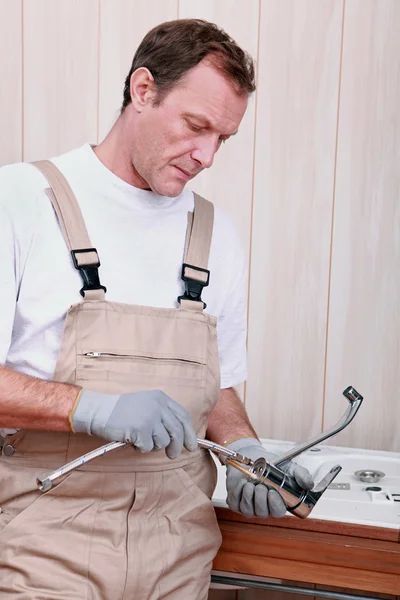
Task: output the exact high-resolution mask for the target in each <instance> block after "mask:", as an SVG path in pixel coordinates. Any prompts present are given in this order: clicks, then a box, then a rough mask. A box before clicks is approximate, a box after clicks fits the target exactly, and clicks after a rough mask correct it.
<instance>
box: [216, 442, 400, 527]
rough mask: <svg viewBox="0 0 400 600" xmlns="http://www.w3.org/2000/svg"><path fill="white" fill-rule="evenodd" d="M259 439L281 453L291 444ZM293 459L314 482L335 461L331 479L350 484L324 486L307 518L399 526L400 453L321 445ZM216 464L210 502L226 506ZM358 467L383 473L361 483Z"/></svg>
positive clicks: (221, 469)
mask: <svg viewBox="0 0 400 600" xmlns="http://www.w3.org/2000/svg"><path fill="white" fill-rule="evenodd" d="M261 441H262V443H263V445H264V446H265V447H266V448H268V450H269V451H270V452H274V453H276V454H283V452H285V451H286V450H287V449H288V448H290V447H293V446H294V445H295V444H294V443H293V442H283V441H280V440H261ZM295 461H296V462H297V463H298V464H300V465H302V466H304V467H306V468H307V469H308V470H309V471H310V472H311V474H312V475H313V477H314V481H315V482H316V483H318V482H319V481H320V480H321V479H322V478H323V477H324V476H325V475H326V474H327V473H328V471H329V470H330V469H331V468H332V467H333V466H335V465H337V464H339V465H341V466H342V471H341V472H340V473H339V475H338V476H337V477H336V479H335V481H334V483H335V484H337V483H340V484H349V485H350V489H329V488H328V489H327V490H326V492H325V493H324V494H323V496H322V497H321V499H320V500H319V502H318V503H317V505H316V507H315V508H314V510H313V511H312V513H311V515H310V517H309V518H313V519H323V520H329V521H341V522H344V523H358V524H362V525H373V526H377V527H387V528H392V529H400V502H396V500H398V501H400V453H398V452H381V451H378V450H363V449H360V448H342V447H335V446H324V445H321V446H318V447H317V448H314V449H311V450H308V451H307V452H304V453H303V454H301V455H300V456H298V457H297V458H296V459H295ZM217 467H218V483H217V487H216V489H215V492H214V496H213V504H214V506H220V507H226V506H227V504H226V489H225V467H223V466H221V465H220V464H219V462H217ZM360 470H374V471H381V472H383V473H385V477H383V478H382V479H381V480H380V481H379V482H377V483H363V482H362V481H360V480H359V479H358V478H357V477H356V476H355V475H354V473H355V472H356V471H360ZM370 487H373V488H375V487H377V488H381V491H368V490H366V488H370ZM396 494H399V495H398V496H396ZM288 514H290V513H288ZM293 518H297V517H293Z"/></svg>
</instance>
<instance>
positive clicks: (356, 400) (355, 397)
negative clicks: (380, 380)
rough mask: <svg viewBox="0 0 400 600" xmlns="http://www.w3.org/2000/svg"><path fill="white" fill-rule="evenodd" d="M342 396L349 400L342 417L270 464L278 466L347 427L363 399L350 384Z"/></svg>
mask: <svg viewBox="0 0 400 600" xmlns="http://www.w3.org/2000/svg"><path fill="white" fill-rule="evenodd" d="M343 396H345V397H346V398H347V400H348V401H349V406H348V407H347V410H346V412H345V414H344V415H343V417H342V418H341V419H340V421H339V422H338V423H337V424H336V425H335V426H334V427H333V428H332V429H329V430H328V431H325V432H323V433H320V434H319V435H317V436H315V437H313V438H312V439H311V440H308V442H304V444H299V445H298V446H295V447H294V448H291V449H290V450H288V451H287V452H285V453H284V454H282V455H281V456H278V457H277V458H276V459H275V460H273V461H272V464H273V465H275V466H277V467H279V465H281V464H282V463H284V462H286V461H287V460H292V459H293V458H295V457H296V456H298V455H299V454H301V453H302V452H305V451H306V450H309V448H312V447H313V446H317V445H318V444H321V443H322V442H323V441H325V440H327V439H328V438H331V437H333V436H334V435H337V434H338V433H340V432H341V431H342V430H343V429H344V428H345V427H347V425H349V423H351V421H352V420H353V419H354V417H355V416H356V414H357V411H358V409H359V408H360V406H361V403H362V401H363V397H362V396H361V394H359V393H358V392H357V390H356V389H355V388H353V386H351V385H349V387H347V388H346V389H345V390H344V392H343Z"/></svg>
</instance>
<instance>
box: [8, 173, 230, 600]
mask: <svg viewBox="0 0 400 600" xmlns="http://www.w3.org/2000/svg"><path fill="white" fill-rule="evenodd" d="M36 166H37V167H38V168H40V170H41V171H42V172H43V173H44V175H45V176H46V178H47V180H48V181H49V183H50V186H51V188H49V189H48V190H47V193H48V195H49V197H50V198H51V201H52V203H53V206H54V209H55V211H56V213H57V216H58V219H59V223H60V226H61V229H62V231H63V235H64V237H65V240H66V243H67V245H68V247H69V249H70V250H71V251H73V252H72V255H73V257H74V262H75V266H76V268H78V269H80V273H81V275H82V278H83V280H84V287H83V288H82V291H81V293H82V296H83V300H82V301H81V302H79V303H78V304H74V305H73V306H71V308H70V310H69V311H68V314H67V319H66V323H65V329H64V333H63V338H62V342H61V348H60V352H59V355H58V360H57V365H56V369H55V373H54V380H55V381H63V382H69V383H73V384H77V385H80V386H82V387H84V388H86V389H90V390H95V391H99V392H106V393H114V394H115V393H124V392H135V391H137V390H146V389H149V390H150V389H160V390H163V391H165V392H166V393H167V394H168V395H169V396H170V397H171V398H173V399H174V400H176V401H177V402H179V403H181V404H182V405H183V406H185V407H186V408H187V410H188V411H189V413H190V415H191V419H192V423H193V425H194V428H195V430H196V432H197V435H198V437H202V438H203V437H205V433H206V427H207V418H208V416H209V414H210V412H211V411H212V409H213V407H214V406H215V403H216V401H217V398H218V394H219V361H218V349H217V333H216V318H215V317H213V316H210V315H208V314H205V313H204V312H203V303H202V302H201V301H199V300H198V299H197V300H196V297H198V296H199V294H198V292H199V291H200V292H201V289H202V286H201V285H200V287H199V285H198V284H199V281H200V283H203V284H207V283H208V281H207V277H208V271H207V265H208V255H209V249H210V243H211V236H212V227H213V206H212V204H210V203H209V202H207V201H206V200H204V199H202V198H200V197H198V196H195V210H194V213H189V219H188V230H187V235H186V249H185V258H184V266H183V275H184V277H186V278H187V279H188V281H186V292H185V294H184V297H183V298H181V300H180V306H179V308H177V309H170V308H153V307H147V306H134V305H128V304H121V303H117V302H107V301H106V300H105V291H106V290H105V288H103V287H102V286H101V285H100V281H99V277H98V268H97V267H98V264H99V263H98V255H97V252H96V250H95V249H92V245H91V243H90V240H89V237H88V233H87V231H86V227H85V224H84V222H83V218H82V215H81V212H80V209H79V207H78V204H77V201H76V199H75V197H74V195H73V193H72V190H71V188H70V187H69V184H68V183H67V181H66V180H65V178H64V177H63V175H62V174H61V173H60V172H59V171H58V170H57V169H56V167H55V166H54V165H53V164H52V163H50V162H48V161H43V162H40V163H37V164H36ZM49 252H51V248H49ZM120 258H121V260H125V259H126V257H124V256H121V257H120ZM134 259H135V257H130V260H134ZM138 260H140V257H138ZM96 265H97V266H96ZM185 265H190V267H187V266H185ZM40 276H41V274H40V273H38V277H40ZM149 276H151V273H149ZM196 285H197V288H198V289H197V288H196ZM189 298H195V299H194V300H193V299H189ZM32 402H35V398H32ZM104 443H105V441H104V440H103V439H101V438H98V437H90V436H87V435H84V434H73V433H61V432H44V431H33V430H24V431H19V432H18V433H16V434H14V435H12V436H8V437H7V438H6V440H5V443H4V446H3V450H2V455H1V457H0V507H1V509H2V512H1V513H0V598H1V599H3V598H4V599H7V600H9V599H11V598H12V599H14V598H18V599H27V600H28V599H29V600H50V599H51V600H58V599H59V600H78V599H79V600H81V599H83V598H85V599H91V600H92V599H93V600H95V599H96V600H100V599H101V600H127V599H129V600H156V599H157V600H161V599H163V600H166V599H168V600H203V599H206V598H207V594H208V586H209V580H210V571H211V565H212V560H213V558H214V556H215V554H216V552H217V550H218V548H219V545H220V542H221V536H220V532H219V529H218V525H217V521H216V517H215V514H214V510H213V507H212V504H211V501H210V497H211V495H212V493H213V491H214V487H215V484H216V468H215V465H214V462H213V460H212V458H211V457H210V455H209V453H208V452H206V451H204V450H198V451H197V452H195V453H189V452H187V451H186V450H184V451H183V453H182V455H181V456H180V457H179V458H177V459H176V460H170V459H168V458H167V457H166V455H165V451H158V452H150V453H147V454H141V453H139V452H137V451H135V450H134V449H133V448H132V446H129V447H126V448H123V449H121V450H116V451H115V452H113V453H110V454H109V455H107V456H103V457H100V458H98V459H96V460H94V461H93V462H91V463H89V464H88V465H86V466H83V467H81V468H80V469H79V470H77V471H74V472H72V473H71V474H69V475H67V476H66V477H65V479H64V480H63V481H61V483H59V484H58V485H57V486H56V487H54V488H53V489H51V490H50V491H48V492H46V493H44V494H42V493H40V492H39V491H38V489H37V486H36V477H37V476H38V475H45V474H47V473H49V472H50V471H52V470H53V469H55V468H56V467H59V466H61V465H63V464H65V463H66V462H68V461H70V460H72V459H73V458H76V457H77V456H79V455H81V454H83V453H84V452H87V451H89V450H91V449H93V448H96V447H98V446H101V445H102V444H104Z"/></svg>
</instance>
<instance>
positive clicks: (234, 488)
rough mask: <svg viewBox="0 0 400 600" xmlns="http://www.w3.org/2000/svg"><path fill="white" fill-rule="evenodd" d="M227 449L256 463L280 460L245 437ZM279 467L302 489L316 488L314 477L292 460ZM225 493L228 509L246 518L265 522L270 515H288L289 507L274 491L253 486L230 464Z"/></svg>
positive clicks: (258, 443) (256, 442)
mask: <svg viewBox="0 0 400 600" xmlns="http://www.w3.org/2000/svg"><path fill="white" fill-rule="evenodd" d="M226 447H227V448H229V449H230V450H234V451H235V452H239V453H240V454H243V455H244V456H248V457H249V458H252V459H253V460H257V458H260V457H264V458H265V459H266V460H268V461H270V462H271V461H272V460H273V459H274V458H276V457H277V455H276V454H272V453H271V452H267V451H266V450H265V449H264V447H263V446H262V444H261V443H260V442H259V441H258V440H256V439H255V438H242V439H240V440H236V441H235V442H232V443H231V444H228V445H227V446H226ZM279 468H280V469H281V470H282V471H284V472H285V473H288V474H289V475H293V477H294V478H295V479H296V482H297V483H298V484H299V486H300V487H302V488H304V489H307V490H310V489H312V488H313V487H314V482H313V480H312V477H311V475H310V473H309V472H308V471H307V469H305V468H304V467H300V466H299V465H296V464H295V463H293V462H291V461H289V462H287V463H286V464H285V465H284V466H281V465H280V466H279ZM226 491H227V493H228V496H227V499H226V501H227V503H228V506H229V508H230V509H231V510H233V511H235V512H238V513H241V514H242V515H244V516H245V517H249V518H252V517H260V518H262V519H264V518H266V517H268V516H269V515H271V516H272V517H283V516H284V514H285V513H286V505H285V503H284V501H283V499H282V497H281V495H280V494H279V493H278V492H277V491H276V490H275V489H273V488H267V487H266V486H265V485H254V483H252V482H251V481H249V480H248V479H247V477H246V475H244V474H243V473H241V472H240V471H239V470H238V469H235V467H232V466H231V465H229V464H228V465H227V468H226Z"/></svg>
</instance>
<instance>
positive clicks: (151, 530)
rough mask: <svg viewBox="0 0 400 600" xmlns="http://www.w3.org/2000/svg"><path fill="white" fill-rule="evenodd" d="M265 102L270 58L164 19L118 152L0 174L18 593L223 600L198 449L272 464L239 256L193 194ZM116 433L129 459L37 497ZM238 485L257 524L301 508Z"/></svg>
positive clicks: (7, 445)
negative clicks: (264, 69)
mask: <svg viewBox="0 0 400 600" xmlns="http://www.w3.org/2000/svg"><path fill="white" fill-rule="evenodd" d="M253 91H254V70H253V64H252V61H251V59H250V57H249V56H247V55H246V54H245V53H244V52H243V51H242V50H241V49H240V48H239V47H238V46H237V45H236V44H235V42H234V41H233V40H232V39H231V38H229V36H227V35H226V33H224V32H223V31H221V30H220V29H219V28H218V27H216V26H215V25H213V24H211V23H207V22H205V21H200V20H180V21H172V22H169V23H164V24H161V25H160V26H158V27H156V28H154V29H153V30H152V31H150V32H149V33H148V34H147V35H146V36H145V38H144V40H143V41H142V43H141V44H140V46H139V48H138V50H137V52H136V54H135V57H134V59H133V63H132V68H131V70H130V73H129V75H128V77H127V79H126V84H125V89H124V100H123V107H122V111H121V115H120V117H119V118H118V120H117V122H116V123H115V125H114V126H113V128H112V129H111V131H110V133H109V134H108V136H107V137H106V138H105V140H104V141H103V142H102V143H101V144H99V145H98V146H96V147H92V146H90V145H89V144H86V145H84V146H83V147H81V148H79V149H77V150H74V151H72V152H69V153H67V154H65V155H63V156H60V157H57V158H55V159H52V161H44V162H40V163H38V164H35V165H29V164H17V165H10V166H8V167H4V168H3V169H1V170H0V210H1V236H0V237H1V244H2V261H1V266H0V274H1V280H2V284H3V285H2V295H1V301H0V303H1V306H0V308H1V312H0V315H1V316H0V343H1V357H0V360H1V361H2V364H3V365H4V366H2V367H0V424H1V425H2V427H4V428H6V429H5V430H4V432H3V434H4V436H5V437H4V442H3V450H2V456H1V457H0V478H1V486H0V506H1V508H2V513H1V514H0V531H1V536H2V545H1V549H0V591H1V594H2V595H1V597H2V598H41V599H52V600H54V598H60V599H63V600H66V599H72V598H74V599H76V598H83V597H85V598H92V599H104V600H106V599H107V600H112V599H114V598H115V599H117V598H118V599H119V598H132V599H133V598H135V600H138V599H139V598H141V599H143V600H144V599H146V600H155V599H156V598H157V599H174V600H180V599H183V598H185V599H189V598H190V599H196V600H198V599H205V598H206V597H207V590H208V585H209V579H210V570H211V564H212V560H213V558H214V556H215V554H216V552H217V550H218V547H219V544H220V533H219V530H218V527H217V523H216V519H215V515H214V511H213V508H212V504H211V502H210V497H211V495H212V493H213V490H214V487H215V483H216V470H215V465H214V463H213V460H212V458H210V455H209V454H208V453H207V452H205V451H203V450H200V449H199V448H198V446H197V437H200V438H201V437H205V436H207V438H209V439H211V440H213V441H215V442H217V443H221V444H227V445H228V446H229V447H230V448H233V449H236V450H239V451H240V452H241V453H243V454H246V455H249V456H250V457H252V458H257V457H259V456H267V457H270V455H269V454H268V453H266V452H265V450H264V449H263V448H262V446H261V444H260V442H259V441H258V439H257V435H256V433H255V431H254V429H253V428H252V426H251V425H250V423H249V421H248V418H247V416H246V413H245V410H244V407H243V405H242V403H241V402H240V400H239V398H238V397H237V395H236V393H235V391H234V386H235V385H237V384H239V383H241V382H242V381H244V379H245V377H246V366H245V331H246V311H245V305H246V301H245V264H244V259H243V255H242V252H241V249H240V244H239V242H238V239H237V236H236V234H235V231H234V229H233V228H232V226H231V224H230V222H229V220H228V219H227V218H226V217H225V216H224V215H223V214H222V213H220V212H219V211H217V212H216V214H215V219H214V216H213V208H212V205H211V204H210V203H208V202H207V201H205V200H204V199H201V198H199V197H197V196H195V197H194V196H193V194H192V193H191V192H189V191H188V190H186V189H185V185H186V184H187V182H188V181H189V180H190V179H192V178H193V177H195V176H196V175H197V174H198V173H200V171H202V170H203V169H205V168H209V167H210V166H211V165H212V163H213V159H214V156H215V153H216V152H217V151H218V149H219V147H220V145H221V144H222V143H223V142H225V141H226V140H228V139H229V138H230V137H231V136H233V135H235V133H236V132H237V130H238V127H239V125H240V122H241V120H242V117H243V115H244V112H245V110H246V107H247V101H248V96H249V94H251V93H252V92H253ZM221 193H223V190H221ZM188 213H189V220H188ZM185 232H186V240H185ZM99 257H101V263H102V264H101V268H100V269H99V266H100V264H99V262H100V261H99ZM210 273H211V275H210ZM82 281H83V286H82ZM208 282H209V285H208ZM203 288H204V290H203ZM79 292H80V294H79ZM104 439H105V440H110V441H111V440H119V441H124V442H128V446H126V447H125V448H124V449H122V450H118V451H116V452H114V453H112V454H110V455H107V456H104V457H101V458H99V459H97V460H96V461H93V462H91V463H90V464H88V465H86V466H84V467H82V468H81V469H79V470H77V471H74V472H73V473H71V474H70V475H68V476H67V477H66V478H65V479H64V480H63V481H62V482H61V483H59V484H58V485H56V486H55V487H54V488H53V489H51V490H50V491H48V492H47V493H45V494H41V493H40V492H39V491H38V489H37V485H36V477H38V476H39V475H42V474H45V473H48V472H49V471H52V470H53V469H55V468H57V467H59V466H61V465H63V464H64V463H65V462H67V461H69V460H71V459H73V458H76V457H77V456H80V455H81V454H83V453H85V452H87V451H88V450H90V449H92V448H95V447H97V446H100V445H101V444H102V443H104ZM288 468H289V469H291V472H292V473H293V474H294V476H295V477H296V479H297V480H298V482H299V484H300V485H302V486H303V487H310V486H311V485H312V482H311V478H310V476H309V474H308V473H307V472H306V471H304V470H303V469H301V468H300V467H296V466H295V465H292V464H291V465H289V467H288ZM227 492H228V503H229V505H230V506H231V508H233V509H234V510H237V511H240V512H242V513H243V514H245V515H246V516H261V517H264V516H267V515H268V514H269V513H270V514H272V515H273V516H282V515H283V514H284V512H285V505H284V503H283V501H282V499H281V498H280V496H279V494H278V493H277V492H276V491H273V490H272V491H268V490H267V489H266V488H265V487H264V486H258V487H255V486H254V485H253V484H252V483H250V482H248V481H247V480H246V478H245V477H244V476H243V475H242V473H240V472H239V471H237V470H236V469H234V468H232V467H228V470H227Z"/></svg>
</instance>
